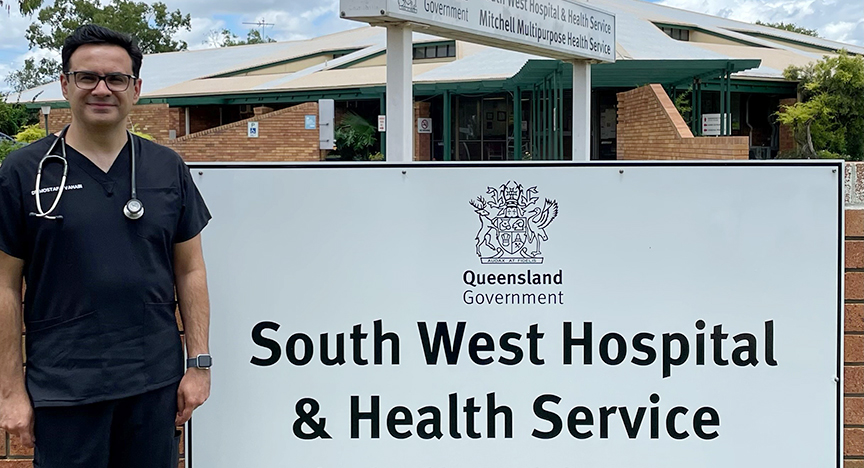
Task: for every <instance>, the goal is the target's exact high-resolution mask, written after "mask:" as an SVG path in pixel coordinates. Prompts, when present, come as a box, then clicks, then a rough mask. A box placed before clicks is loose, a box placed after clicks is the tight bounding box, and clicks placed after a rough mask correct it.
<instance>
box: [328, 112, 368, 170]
mask: <svg viewBox="0 0 864 468" xmlns="http://www.w3.org/2000/svg"><path fill="white" fill-rule="evenodd" d="M376 132H377V129H376V128H375V127H373V126H372V124H370V123H369V122H368V121H367V120H366V119H364V118H363V117H360V116H359V115H357V114H355V113H353V112H348V113H347V114H345V115H344V116H343V117H342V122H341V123H339V126H337V127H336V132H335V135H334V136H335V140H336V150H337V151H338V152H339V155H340V156H341V157H342V160H343V161H352V160H361V161H363V160H367V159H369V151H370V150H371V149H372V147H373V146H374V145H375V142H376V140H377V137H376Z"/></svg>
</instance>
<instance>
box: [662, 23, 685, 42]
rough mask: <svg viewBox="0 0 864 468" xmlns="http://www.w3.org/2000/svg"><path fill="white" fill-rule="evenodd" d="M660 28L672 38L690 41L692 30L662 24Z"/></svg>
mask: <svg viewBox="0 0 864 468" xmlns="http://www.w3.org/2000/svg"><path fill="white" fill-rule="evenodd" d="M660 29H661V30H662V31H663V32H664V33H666V35H667V36H669V37H671V38H672V39H675V40H678V41H689V40H690V30H689V29H682V28H669V27H666V26H661V27H660Z"/></svg>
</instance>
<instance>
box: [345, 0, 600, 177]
mask: <svg viewBox="0 0 864 468" xmlns="http://www.w3.org/2000/svg"><path fill="white" fill-rule="evenodd" d="M340 10H341V12H340V16H341V17H343V18H346V19H353V20H357V21H362V22H366V23H369V24H372V25H379V26H386V27H387V116H388V117H387V120H388V122H389V125H390V127H391V131H388V132H387V160H388V161H410V160H412V157H411V156H413V143H412V141H411V138H412V136H413V132H412V131H403V130H405V129H408V130H410V125H411V123H412V120H413V119H412V117H411V113H410V112H409V111H410V108H411V105H412V104H413V96H412V93H411V92H409V90H410V89H411V84H410V80H411V50H412V47H413V46H412V42H411V35H410V27H409V26H408V24H416V25H422V26H423V31H424V32H426V33H429V34H436V35H440V36H443V37H451V38H454V39H461V40H465V41H469V42H475V43H478V44H484V45H488V46H492V47H498V48H502V49H509V50H516V51H520V52H525V53H530V54H535V55H541V56H547V57H552V58H557V59H560V60H565V61H568V62H573V63H574V69H573V72H574V80H573V82H574V87H573V159H574V160H577V161H587V160H589V159H590V135H591V132H590V125H591V67H590V63H591V62H592V61H599V62H614V61H615V16H614V15H612V14H611V13H608V12H605V11H603V10H600V9H598V8H595V7H593V6H591V5H589V4H586V3H576V2H572V1H569V0H546V1H543V2H539V1H534V0H493V1H490V0H341V2H340ZM397 68H398V70H397ZM401 99H410V100H411V102H408V103H405V102H399V101H400V100H401ZM394 113H397V114H394ZM397 120H398V121H400V122H401V123H399V124H398V125H399V127H398V128H396V127H394V125H397V124H396V121H397ZM391 142H392V144H391ZM396 145H398V146H396Z"/></svg>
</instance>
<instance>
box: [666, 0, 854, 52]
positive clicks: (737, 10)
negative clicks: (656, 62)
mask: <svg viewBox="0 0 864 468" xmlns="http://www.w3.org/2000/svg"><path fill="white" fill-rule="evenodd" d="M659 3H661V4H663V5H668V6H672V7H676V8H682V9H685V10H690V11H695V12H699V13H706V14H709V15H715V16H722V17H725V18H729V19H734V20H738V21H746V22H748V23H755V22H756V21H757V20H759V21H762V22H765V23H779V22H783V23H794V24H795V25H797V26H801V27H804V28H808V29H815V30H816V31H817V32H818V33H819V36H821V37H823V38H825V39H830V40H833V41H840V42H845V43H848V44H853V45H859V46H860V45H864V10H862V8H861V2H860V0H792V1H788V0H781V1H769V0H664V1H662V2H659Z"/></svg>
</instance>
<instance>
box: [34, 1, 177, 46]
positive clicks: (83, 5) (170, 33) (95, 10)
mask: <svg viewBox="0 0 864 468" xmlns="http://www.w3.org/2000/svg"><path fill="white" fill-rule="evenodd" d="M89 23H93V24H98V25H101V26H105V27H106V28H110V29H113V30H115V31H119V32H124V33H127V34H132V35H134V36H135V37H136V38H137V39H138V46H139V47H140V48H141V51H142V52H144V53H145V54H150V53H160V52H173V51H177V50H185V49H186V43H185V42H184V41H180V40H176V39H175V37H176V34H177V31H179V30H180V29H185V30H187V31H191V29H192V24H191V18H190V16H189V15H188V14H187V15H183V13H181V12H180V10H174V11H168V7H167V6H166V5H165V4H164V3H162V2H155V3H153V4H152V5H148V4H147V3H144V2H135V1H133V0H112V1H111V2H110V3H108V4H106V5H105V6H102V4H101V3H100V2H99V1H93V0H55V2H54V3H53V4H52V5H50V6H47V7H45V8H42V9H41V10H39V15H38V21H36V22H34V23H33V24H31V25H30V28H28V29H27V33H26V34H25V37H26V38H27V40H28V41H30V47H38V48H41V49H50V50H55V51H59V50H60V49H61V48H63V41H64V40H66V37H68V36H69V35H70V34H72V31H74V30H75V29H76V28H77V27H79V26H81V25H84V24H89ZM46 30H48V31H49V32H47V33H46V32H45V31H46Z"/></svg>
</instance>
